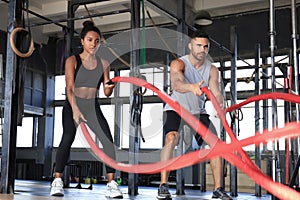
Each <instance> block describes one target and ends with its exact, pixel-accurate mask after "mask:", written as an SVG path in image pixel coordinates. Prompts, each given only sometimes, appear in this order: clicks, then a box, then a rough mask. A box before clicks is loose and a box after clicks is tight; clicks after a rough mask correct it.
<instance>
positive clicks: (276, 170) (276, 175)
mask: <svg viewBox="0 0 300 200" xmlns="http://www.w3.org/2000/svg"><path fill="white" fill-rule="evenodd" d="M269 34H270V52H271V69H272V74H271V82H272V92H275V91H276V82H275V81H276V80H275V78H276V77H275V67H276V66H275V58H274V57H275V53H274V51H275V35H276V32H275V5H274V0H270V33H269ZM277 120H278V116H277V101H276V100H272V128H273V129H276V127H277V124H278V121H277ZM276 146H277V150H278V152H277V153H279V149H278V141H274V142H273V143H272V178H273V180H274V181H277V182H281V174H280V167H279V165H280V161H279V157H280V155H279V154H278V155H277V154H276Z"/></svg>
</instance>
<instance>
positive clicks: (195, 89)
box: [192, 80, 204, 96]
mask: <svg viewBox="0 0 300 200" xmlns="http://www.w3.org/2000/svg"><path fill="white" fill-rule="evenodd" d="M203 83H204V80H202V81H200V82H199V83H195V84H192V92H193V93H194V94H195V95H196V96H201V95H202V94H203V92H202V90H201V85H202V84H203Z"/></svg>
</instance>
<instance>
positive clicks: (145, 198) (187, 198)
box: [0, 180, 272, 200]
mask: <svg viewBox="0 0 300 200" xmlns="http://www.w3.org/2000/svg"><path fill="white" fill-rule="evenodd" d="M70 186H71V187H72V186H74V187H75V186H76V185H70ZM88 186H89V185H85V184H82V188H88ZM105 189H106V185H105V184H93V189H92V190H90V189H77V188H67V189H65V196H64V197H52V196H50V195H49V193H50V182H47V181H30V180H16V181H15V194H0V199H1V200H43V199H50V200H101V199H106V200H107V199H108V198H106V197H105ZM120 189H121V190H122V192H123V194H124V198H123V199H132V200H137V199H140V200H155V199H156V194H157V188H156V187H139V188H138V193H139V194H138V195H136V196H130V195H128V186H121V187H120ZM170 192H171V194H172V199H173V200H193V199H197V200H207V199H211V195H212V192H211V191H207V192H200V190H191V189H186V190H185V195H181V196H179V195H175V192H176V189H175V188H170ZM234 199H238V200H271V199H272V196H271V195H263V196H262V197H260V198H258V197H255V196H254V194H246V193H238V196H237V197H235V198H234Z"/></svg>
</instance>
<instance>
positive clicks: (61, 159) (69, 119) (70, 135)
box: [54, 103, 76, 178]
mask: <svg viewBox="0 0 300 200" xmlns="http://www.w3.org/2000/svg"><path fill="white" fill-rule="evenodd" d="M62 119H63V120H62V124H63V135H62V139H61V141H60V144H59V146H58V149H57V153H56V161H55V163H56V166H55V175H54V177H55V178H60V177H62V173H63V171H64V168H65V166H66V164H67V162H68V159H69V155H70V150H71V145H72V143H73V142H74V139H75V134H76V127H75V124H74V120H73V112H72V108H71V106H70V104H69V103H65V105H64V107H63V113H62Z"/></svg>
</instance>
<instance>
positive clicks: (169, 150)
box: [160, 131, 178, 184]
mask: <svg viewBox="0 0 300 200" xmlns="http://www.w3.org/2000/svg"><path fill="white" fill-rule="evenodd" d="M177 141H178V132H175V131H172V132H169V133H168V134H167V135H166V144H165V146H164V148H163V149H162V151H161V154H160V160H161V161H165V160H169V159H170V158H172V157H173V150H174V148H175V146H176V144H177ZM168 176H169V171H162V172H161V177H160V184H163V183H167V182H168Z"/></svg>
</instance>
